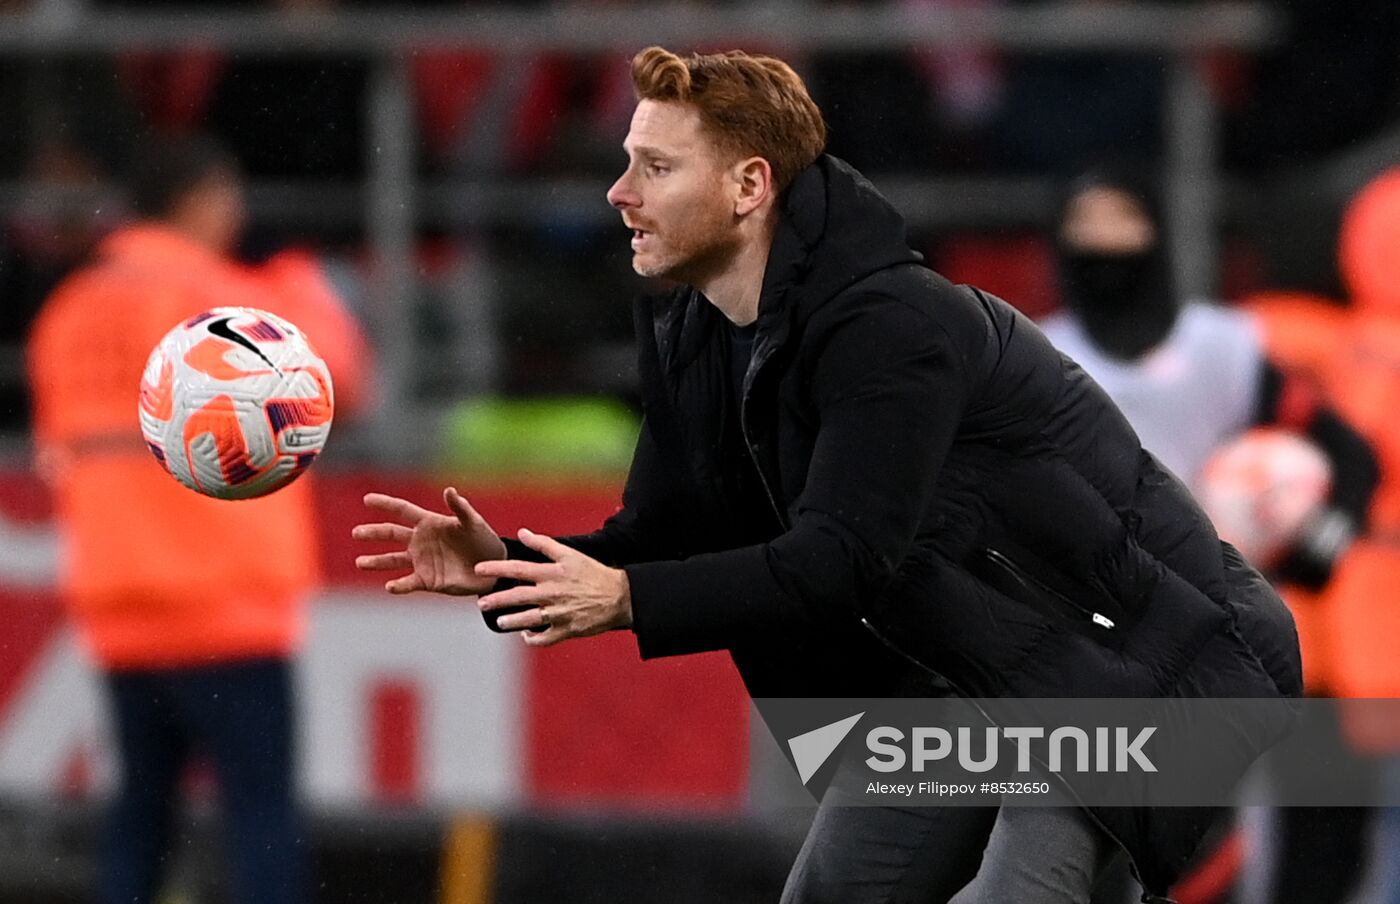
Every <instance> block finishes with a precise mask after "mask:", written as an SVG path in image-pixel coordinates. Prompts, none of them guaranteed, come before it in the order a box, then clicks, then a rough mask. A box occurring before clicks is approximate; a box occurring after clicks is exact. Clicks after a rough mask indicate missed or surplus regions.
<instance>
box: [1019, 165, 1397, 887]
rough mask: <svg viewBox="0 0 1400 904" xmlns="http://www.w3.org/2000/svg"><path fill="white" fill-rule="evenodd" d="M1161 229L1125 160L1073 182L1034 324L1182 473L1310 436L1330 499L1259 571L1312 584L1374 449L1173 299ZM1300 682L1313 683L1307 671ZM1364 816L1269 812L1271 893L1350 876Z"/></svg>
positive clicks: (1303, 390) (1258, 346)
mask: <svg viewBox="0 0 1400 904" xmlns="http://www.w3.org/2000/svg"><path fill="white" fill-rule="evenodd" d="M1164 230H1165V222H1164V220H1163V218H1162V216H1161V214H1160V210H1159V207H1158V205H1157V203H1156V200H1155V194H1154V193H1153V192H1152V191H1150V190H1149V189H1147V188H1146V187H1145V185H1144V183H1143V182H1142V181H1141V180H1139V179H1137V178H1136V177H1135V176H1134V175H1133V174H1131V173H1130V172H1127V171H1124V170H1121V169H1115V168H1104V169H1101V170H1098V171H1093V172H1090V173H1089V174H1087V175H1085V176H1082V177H1081V178H1080V179H1078V180H1077V181H1075V182H1074V183H1073V184H1072V186H1071V188H1070V191H1069V193H1068V195H1067V198H1066V201H1065V204H1064V206H1063V208H1062V211H1061V215H1060V218H1059V221H1058V225H1057V234H1056V246H1057V249H1058V256H1059V267H1060V274H1061V280H1062V283H1063V287H1064V300H1065V304H1066V310H1064V311H1063V312H1061V313H1059V314H1056V315H1053V316H1051V317H1049V318H1047V319H1046V320H1045V321H1044V323H1043V327H1044V329H1045V332H1046V335H1047V336H1049V337H1050V339H1051V341H1052V342H1054V343H1055V345H1056V346H1057V347H1058V348H1059V349H1060V350H1061V351H1063V352H1064V353H1065V354H1067V355H1069V356H1070V357H1071V358H1073V359H1074V360H1075V361H1076V362H1077V363H1078V364H1079V365H1080V366H1081V367H1083V368H1084V369H1085V370H1086V371H1087V372H1088V373H1089V375H1090V376H1092V377H1093V378H1094V379H1095V380H1096V381H1097V382H1098V383H1099V384H1100V385H1101V386H1102V387H1103V388H1104V390H1105V391H1107V392H1108V394H1109V395H1110V396H1111V397H1112V398H1113V399H1114V401H1115V402H1117V403H1118V405H1119V407H1120V408H1121V409H1122V411H1123V413H1124V415H1125V416H1126V417H1127V418H1128V420H1129V422H1130V423H1131V424H1132V425H1133V428H1134V429H1135V430H1136V431H1137V432H1138V435H1139V436H1140V437H1141V438H1142V441H1143V446H1144V448H1146V449H1148V450H1149V451H1150V452H1152V453H1153V454H1154V455H1156V456H1157V457H1158V458H1159V459H1161V460H1162V462H1163V463H1164V464H1166V465H1167V467H1168V468H1170V469H1171V470H1172V471H1173V472H1174V473H1175V474H1176V475H1177V476H1178V477H1180V478H1181V479H1182V480H1183V481H1185V482H1186V483H1187V484H1188V485H1191V484H1193V483H1194V482H1195V481H1196V480H1197V479H1198V478H1199V476H1200V473H1201V470H1202V467H1203V465H1204V464H1205V462H1206V459H1207V458H1208V457H1209V456H1210V454H1211V453H1212V452H1213V451H1214V450H1215V449H1217V448H1218V447H1220V446H1221V445H1223V444H1224V443H1225V442H1227V441H1229V440H1231V439H1233V438H1235V437H1236V436H1238V435H1239V434H1241V433H1243V432H1244V431H1245V430H1246V429H1247V428H1248V427H1251V426H1254V425H1259V424H1277V425H1280V426H1284V427H1288V428H1291V429H1293V430H1295V431H1298V432H1300V433H1305V434H1306V435H1307V436H1308V437H1309V438H1310V439H1311V440H1312V441H1313V442H1315V443H1316V444H1317V445H1318V446H1319V447H1320V448H1321V449H1322V450H1323V452H1324V453H1325V454H1326V455H1327V457H1328V459H1329V460H1330V462H1331V464H1332V474H1333V479H1332V494H1331V499H1330V509H1329V510H1328V511H1327V512H1326V513H1325V514H1323V515H1322V516H1320V517H1318V518H1316V519H1315V520H1314V521H1312V522H1310V523H1309V525H1308V526H1307V527H1306V528H1305V529H1304V530H1303V532H1302V534H1301V536H1300V537H1299V538H1298V539H1297V541H1296V542H1295V544H1294V546H1293V548H1292V549H1291V550H1290V551H1289V553H1288V554H1287V555H1286V556H1285V557H1284V559H1283V560H1282V562H1281V564H1279V565H1277V566H1275V567H1274V568H1273V569H1271V574H1270V576H1271V578H1272V579H1273V580H1276V581H1291V582H1293V583H1296V584H1302V585H1304V586H1306V587H1309V588H1312V589H1316V588H1318V587H1322V586H1324V585H1325V584H1326V583H1327V582H1328V580H1329V578H1330V577H1331V575H1332V572H1333V569H1334V567H1336V565H1337V563H1338V561H1339V560H1340V559H1341V558H1342V556H1343V554H1344V553H1345V552H1346V551H1347V547H1348V545H1349V543H1350V542H1351V540H1352V539H1353V538H1354V537H1356V536H1357V535H1359V534H1360V533H1361V532H1362V530H1363V528H1364V525H1365V524H1366V522H1367V509H1368V506H1369V504H1370V501H1371V497H1372V494H1373V492H1374V491H1375V487H1376V484H1377V482H1378V480H1379V475H1378V471H1377V465H1376V461H1375V457H1374V455H1373V453H1372V451H1371V449H1370V448H1369V446H1368V444H1367V443H1366V441H1365V440H1363V439H1362V438H1361V437H1360V436H1359V435H1358V434H1357V433H1356V432H1355V431H1354V430H1353V429H1352V428H1351V427H1350V426H1348V425H1347V424H1346V423H1345V422H1344V421H1343V420H1342V419H1341V418H1340V417H1339V416H1338V415H1337V414H1336V413H1334V412H1333V411H1332V410H1331V409H1330V408H1328V407H1326V406H1324V405H1322V404H1320V396H1319V395H1318V393H1317V392H1315V391H1313V390H1312V388H1311V387H1312V383H1311V382H1309V381H1306V380H1304V379H1303V378H1301V377H1298V376H1296V375H1292V376H1289V375H1285V372H1284V371H1282V370H1281V369H1280V368H1279V367H1278V366H1276V365H1275V364H1274V363H1272V362H1271V361H1270V360H1269V359H1268V358H1267V357H1266V356H1265V354H1264V349H1263V346H1262V342H1261V339H1260V337H1259V334H1258V331H1257V328H1256V327H1255V326H1254V325H1253V324H1252V323H1251V321H1250V319H1249V317H1248V315H1246V314H1243V313H1240V312H1238V311H1232V310H1228V309H1224V308H1220V307H1217V306H1215V305H1212V304H1208V303H1205V302H1203V301H1199V300H1193V301H1189V302H1186V303H1183V301H1182V299H1180V298H1179V296H1178V295H1177V293H1176V291H1175V289H1174V288H1173V286H1172V283H1171V278H1170V270H1169V267H1168V262H1167V255H1166V248H1167V243H1166V237H1165V235H1164ZM1260 564H1261V565H1266V564H1268V563H1260ZM1285 596H1286V597H1289V595H1288V594H1287V593H1285ZM1289 599H1290V602H1292V601H1293V600H1294V599H1295V597H1289ZM1304 652H1305V653H1308V652H1312V651H1309V650H1308V649H1307V647H1305V649H1304ZM1308 659H1309V657H1307V656H1306V655H1305V657H1304V665H1305V672H1307V673H1308V674H1309V676H1310V677H1312V676H1313V675H1312V672H1311V671H1310V670H1311V663H1310V662H1309V661H1308ZM1310 689H1311V690H1312V691H1314V692H1317V691H1318V690H1320V688H1319V686H1318V685H1317V683H1316V681H1314V682H1313V683H1312V685H1311V688H1310ZM1366 820H1367V814H1366V812H1365V811H1363V810H1330V809H1322V808H1295V809H1288V810H1285V811H1282V812H1281V814H1280V818H1279V820H1278V822H1279V827H1278V833H1279V838H1280V841H1281V847H1282V850H1281V851H1280V852H1279V857H1278V858H1277V862H1278V863H1279V875H1278V877H1277V881H1275V882H1274V883H1272V884H1273V885H1274V886H1275V887H1277V888H1278V889H1279V892H1278V894H1277V896H1276V897H1274V898H1273V899H1272V900H1273V901H1275V902H1276V904H1284V902H1298V904H1304V902H1307V904H1323V902H1326V901H1338V902H1340V901H1341V900H1343V899H1344V897H1345V895H1346V893H1347V890H1348V889H1350V888H1351V887H1353V886H1354V885H1355V882H1356V880H1357V878H1358V876H1359V875H1360V869H1359V863H1360V860H1361V855H1362V841H1363V829H1364V826H1365V825H1366ZM1323 838H1325V839H1326V841H1327V843H1326V844H1324V843H1322V840H1321V839H1323Z"/></svg>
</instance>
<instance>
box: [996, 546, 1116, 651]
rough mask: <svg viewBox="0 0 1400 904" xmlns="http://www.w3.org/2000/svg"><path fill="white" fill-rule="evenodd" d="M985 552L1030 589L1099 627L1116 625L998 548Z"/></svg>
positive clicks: (1108, 629) (1106, 627)
mask: <svg viewBox="0 0 1400 904" xmlns="http://www.w3.org/2000/svg"><path fill="white" fill-rule="evenodd" d="M986 554H987V558H988V559H991V560H992V561H993V562H995V563H996V564H997V565H1000V566H1001V567H1002V568H1005V569H1006V570H1007V571H1009V572H1011V573H1012V574H1013V575H1015V576H1016V578H1017V579H1018V580H1020V581H1021V582H1022V583H1025V584H1028V585H1029V586H1030V587H1031V589H1033V590H1039V591H1040V592H1041V593H1044V594H1046V595H1048V596H1051V597H1053V598H1054V599H1056V600H1058V601H1060V602H1061V603H1063V604H1065V605H1067V606H1069V607H1070V608H1072V609H1075V610H1077V611H1079V612H1081V613H1083V614H1084V615H1085V616H1087V617H1088V619H1089V621H1091V622H1093V623H1094V624H1095V625H1098V626H1099V627H1100V628H1103V629H1105V630H1107V631H1112V630H1113V629H1115V628H1117V627H1118V624H1117V622H1115V621H1114V620H1113V619H1111V618H1109V617H1108V616H1107V615H1104V614H1103V613H1102V612H1095V611H1094V610H1093V609H1090V608H1089V607H1088V606H1085V605H1083V604H1082V603H1078V602H1076V601H1075V600H1072V599H1070V598H1069V597H1067V596H1065V595H1064V594H1063V593H1061V592H1060V591H1058V590H1056V589H1055V588H1054V587H1051V586H1050V585H1048V584H1046V583H1045V582H1044V581H1042V580H1040V579H1039V578H1037V577H1036V576H1035V575H1033V574H1031V573H1030V572H1029V571H1027V570H1026V569H1024V568H1022V567H1021V566H1020V565H1018V564H1017V563H1016V562H1015V561H1013V560H1012V559H1010V558H1009V557H1007V556H1006V554H1005V553H1003V552H1001V551H1000V550H996V549H992V548H990V547H988V548H987V550H986Z"/></svg>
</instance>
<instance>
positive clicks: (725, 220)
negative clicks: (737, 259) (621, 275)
mask: <svg viewBox="0 0 1400 904" xmlns="http://www.w3.org/2000/svg"><path fill="white" fill-rule="evenodd" d="M652 235H653V236H656V233H652ZM653 241H656V239H655V238H654V239H653ZM668 244H669V245H670V249H669V252H668V253H667V255H666V257H665V258H662V259H660V260H656V261H654V262H652V263H642V262H640V261H638V260H637V258H636V257H635V256H634V257H633V259H632V268H633V269H634V270H636V272H637V275H639V276H645V277H648V278H656V279H667V280H672V281H674V282H680V283H687V284H689V285H698V284H700V283H703V282H705V280H706V279H707V278H708V277H711V276H713V275H715V274H717V273H722V272H723V271H724V270H725V269H726V268H727V267H728V266H729V263H730V262H731V261H732V260H733V259H734V255H735V254H736V253H737V252H738V250H739V237H738V234H737V231H736V230H735V229H734V228H733V223H732V220H731V219H730V218H729V216H728V215H727V214H726V213H724V212H723V211H718V210H715V211H706V212H705V214H704V216H703V217H697V218H696V219H694V220H691V221H690V222H689V223H687V224H686V226H685V227H684V231H679V232H677V233H675V234H673V236H672V237H671V238H670V239H669V242H668Z"/></svg>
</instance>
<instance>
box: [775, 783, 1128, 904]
mask: <svg viewBox="0 0 1400 904" xmlns="http://www.w3.org/2000/svg"><path fill="white" fill-rule="evenodd" d="M1119 855H1120V852H1119V849H1118V846H1117V844H1116V843H1114V841H1113V840H1112V839H1111V838H1109V836H1108V835H1107V834H1105V833H1104V832H1103V830H1102V829H1100V828H1099V827H1098V826H1097V825H1096V824H1095V823H1093V821H1092V820H1090V818H1089V817H1088V815H1087V814H1085V813H1084V812H1083V811H1082V810H1080V809H1079V808H1077V807H1007V808H1003V809H1001V810H998V808H996V807H838V806H825V805H824V806H822V807H821V808H820V809H818V811H817V816H816V819H815V820H814V821H813V823H812V828H811V829H810V830H809V831H808V833H807V839H806V841H805V842H804V843H803V845H802V850H801V852H800V853H799V854H798V855H797V862H796V863H795V864H794V865H793V868H792V873H791V874H790V875H789V877H788V882H787V886H786V888H784V890H783V897H782V904H838V902H839V904H947V902H949V901H955V902H956V904H1009V902H1015V904H1088V901H1089V896H1090V892H1091V890H1092V888H1093V885H1094V882H1095V880H1096V879H1097V878H1098V877H1099V876H1100V875H1101V874H1102V873H1103V872H1104V871H1105V870H1106V869H1107V867H1108V866H1109V864H1110V863H1111V862H1112V861H1113V860H1114V858H1116V857H1118V856H1119ZM965 886H966V887H965ZM959 891H961V894H959V893H958V892H959ZM955 896H956V897H955Z"/></svg>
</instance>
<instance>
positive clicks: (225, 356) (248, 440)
mask: <svg viewBox="0 0 1400 904" xmlns="http://www.w3.org/2000/svg"><path fill="white" fill-rule="evenodd" d="M137 407H138V411H139V413H140V418H141V432H142V434H144V435H145V437H146V444H147V445H148V446H150V449H151V452H153V453H154V454H155V457H156V460H157V461H159V462H160V463H161V465H162V466H163V467H164V468H165V469H166V470H167V471H169V472H170V474H171V475H172V476H173V477H174V478H175V479H176V480H178V481H180V482H181V483H183V484H184V485H185V486H187V487H189V488H190V489H192V490H195V491H197V492H200V493H203V494H204V495H206V496H214V497H216V498H218V499H251V498H253V497H255V496H265V495H267V494H268V493H271V492H272V491H274V490H276V489H279V488H281V487H284V486H286V485H287V484H289V483H291V482H292V481H293V480H296V479H297V477H298V476H300V475H301V473H302V472H303V471H305V470H306V469H307V468H308V467H310V466H311V463H312V462H313V461H315V459H316V456H317V455H318V454H320V452H321V449H322V448H324V447H325V445H326V437H327V436H328V435H329V434H330V429H331V415H332V413H333V412H334V410H335V397H334V395H333V393H332V389H331V374H330V371H329V370H328V369H327V368H326V363H325V362H324V361H322V360H321V358H320V356H319V355H317V354H316V352H315V351H313V350H312V348H311V345H310V344H309V343H308V342H307V341H306V336H305V334H303V333H302V331H301V330H299V329H297V328H296V327H295V326H293V325H292V324H290V323H288V322H287V321H285V320H283V319H282V318H280V317H278V316H276V315H275V314H269V313H268V312H266V311H260V310H257V309H256V308H214V309H212V310H208V311H205V312H204V313H202V314H198V315H196V316H194V317H191V318H190V319H189V320H186V321H185V322H184V323H181V324H179V325H178V326H176V327H175V328H174V329H172V330H171V331H170V332H169V333H166V334H165V338H164V339H162V340H161V341H160V343H159V344H158V345H157V346H156V347H155V350H154V351H152V352H151V356H150V358H149V359H147V361H146V370H145V373H144V374H142V377H141V396H140V401H139V403H138V406H137Z"/></svg>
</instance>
